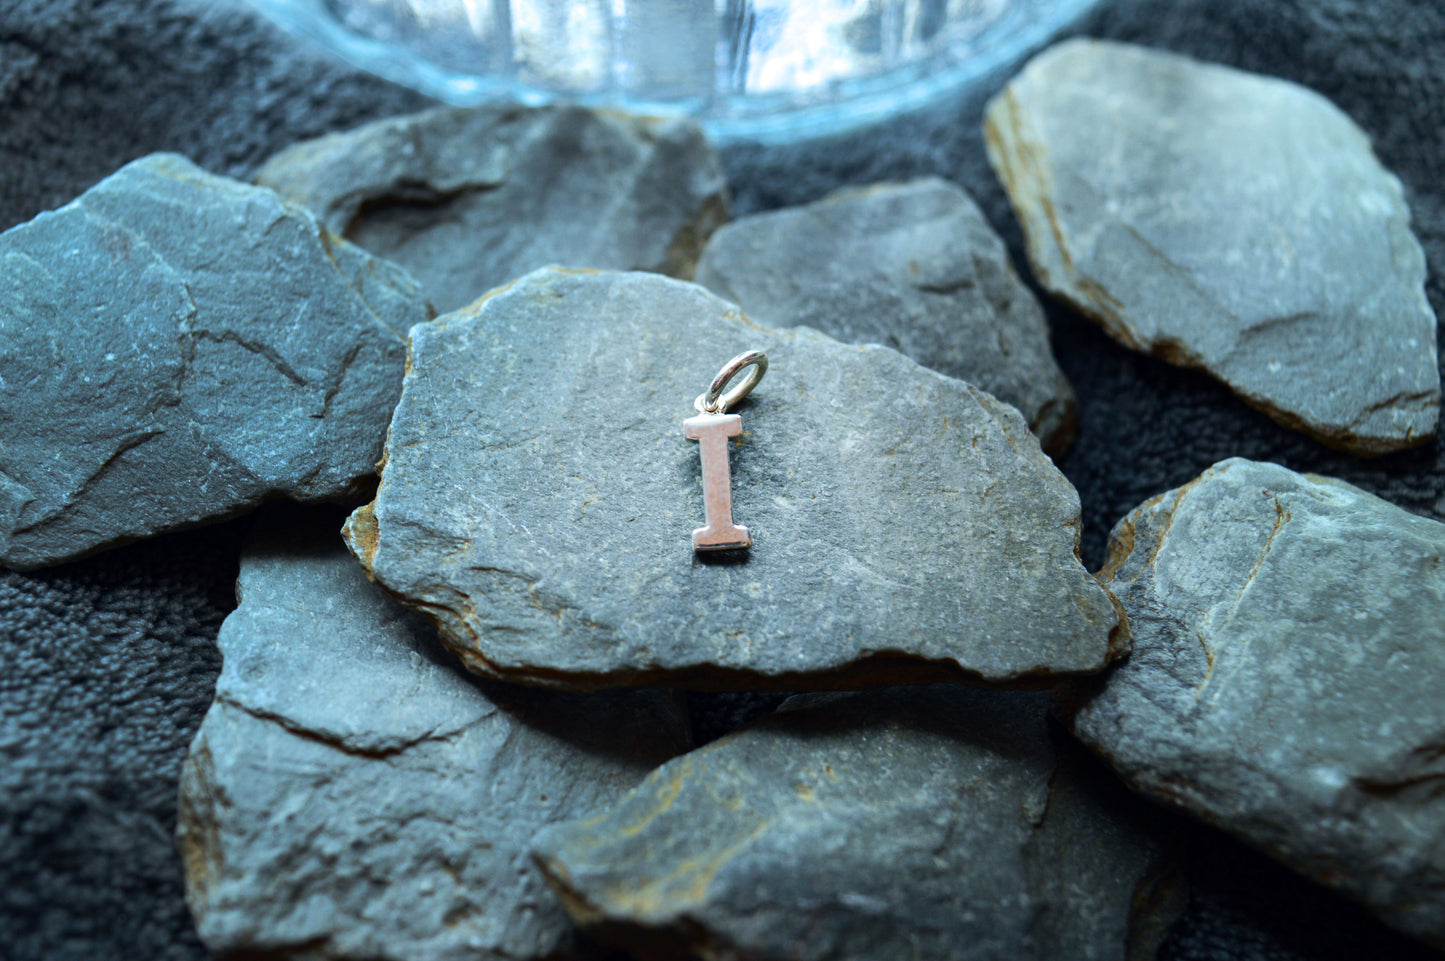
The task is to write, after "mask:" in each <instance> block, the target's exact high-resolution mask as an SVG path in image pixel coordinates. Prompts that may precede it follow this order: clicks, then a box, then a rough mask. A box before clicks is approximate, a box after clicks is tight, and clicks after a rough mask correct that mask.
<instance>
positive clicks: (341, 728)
mask: <svg viewBox="0 0 1445 961" xmlns="http://www.w3.org/2000/svg"><path fill="white" fill-rule="evenodd" d="M335 531H336V528H335V523H334V521H333V520H331V519H330V518H327V519H326V523H324V525H322V526H320V527H318V524H317V523H316V522H315V520H314V519H309V520H308V519H302V520H301V521H295V520H287V519H285V518H279V519H272V520H271V522H270V523H269V524H267V525H266V526H264V527H263V528H262V529H261V531H260V532H259V533H258V534H257V535H254V536H253V538H252V541H251V543H250V544H249V545H248V547H247V550H246V553H245V555H244V556H243V559H242V562H241V576H240V582H239V585H238V593H239V595H240V607H239V608H238V609H237V610H236V611H235V612H234V613H233V614H232V615H231V616H230V617H228V618H227V619H226V622H225V624H224V625H223V626H222V628H221V634H220V642H219V643H220V647H221V652H222V654H223V656H224V658H225V666H224V669H223V671H222V673H221V677H220V680H219V682H218V684H217V688H216V700H215V703H214V704H213V705H212V707H211V710H210V712H209V713H208V714H207V715H206V719H205V722H204V723H203V724H202V726H201V730H200V732H199V733H198V734H197V735H196V739H195V741H194V742H193V743H192V745H191V752H190V755H189V757H188V758H187V760H186V764H185V768H184V771H183V774H182V779H181V813H180V827H179V832H178V833H179V843H180V848H181V853H182V856H183V858H184V863H185V870H186V886H187V900H188V902H189V904H190V907H191V911H192V913H193V914H194V916H195V919H196V926H197V930H198V931H199V933H200V936H201V939H202V940H203V941H204V942H205V943H206V945H207V946H208V947H209V948H210V949H211V950H212V951H214V952H216V953H217V954H219V955H222V956H226V957H233V956H234V957H240V956H244V957H262V956H264V957H267V958H298V959H300V958H307V959H314V958H333V959H340V958H355V959H365V961H380V959H396V961H434V959H435V961H439V959H458V961H460V959H468V961H474V959H498V961H500V959H507V961H517V959H525V958H539V959H540V958H548V959H553V958H561V957H572V956H574V955H575V954H576V952H577V951H578V950H579V942H578V937H577V932H576V929H575V928H574V927H573V926H572V924H571V922H570V921H569V920H568V918H567V915H566V912H565V911H564V910H563V908H562V906H561V904H560V903H559V902H558V900H557V898H556V897H555V896H554V895H553V894H552V893H551V891H550V890H549V889H548V888H547V885H546V884H545V883H544V882H543V879H542V876H541V875H540V873H539V872H538V870H537V869H536V868H535V867H534V866H533V865H532V864H531V863H530V862H529V860H528V857H527V853H526V852H527V851H528V848H529V845H530V843H531V839H532V836H533V834H534V833H535V832H536V831H537V830H538V829H539V828H541V827H542V826H544V825H547V824H550V823H552V822H557V821H563V820H569V819H573V818H578V817H585V816H587V815H589V814H590V813H592V812H595V811H598V810H602V809H603V808H604V807H605V806H607V805H609V804H611V803H612V802H613V801H614V800H615V799H617V798H618V797H619V796H620V795H621V793H622V792H623V791H625V790H627V789H628V788H630V787H632V786H635V785H636V784H637V783H638V782H640V781H641V780H642V778H643V776H644V775H646V774H647V772H648V771H650V770H652V769H653V768H654V767H656V766H657V765H658V764H660V763H662V762H663V761H665V760H667V759H668V758H669V757H672V756H673V755H675V754H677V753H678V752H679V751H682V750H685V749H686V747H687V743H686V735H685V733H684V732H685V730H686V722H685V720H684V718H683V715H682V713H681V711H680V709H679V707H678V702H677V700H676V698H675V697H674V696H672V695H666V694H662V693H653V692H635V691H627V692H620V693H607V694H599V695H576V694H563V693H559V692H552V691H526V690H520V689H516V688H509V687H507V686H506V685H500V684H496V683H494V682H487V681H484V680H481V679H479V678H474V677H472V676H471V675H469V674H467V673H466V672H465V671H463V670H461V669H460V667H458V666H457V665H456V662H455V659H454V658H452V657H451V655H449V654H447V653H446V651H445V650H443V649H442V648H441V646H440V645H438V644H437V643H436V634H435V631H433V630H432V629H431V627H430V626H429V625H428V624H426V622H425V621H424V620H422V619H421V618H420V617H418V616H417V615H415V614H412V613H411V612H409V611H407V610H405V609H404V608H402V607H400V606H399V605H397V604H396V603H395V602H393V601H392V600H390V599H389V598H387V597H386V595H384V594H383V593H382V592H381V591H380V590H378V589H377V588H376V586H375V585H373V584H371V583H369V582H368V581H367V579H366V577H365V575H364V574H363V573H362V571H361V569H360V568H359V567H358V566H357V564H356V561H355V560H354V559H352V557H351V556H350V555H349V554H348V553H347V552H346V548H345V547H344V546H343V545H342V543H341V539H340V538H339V537H338V536H337V535H336V533H335Z"/></svg>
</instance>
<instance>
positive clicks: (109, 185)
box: [0, 154, 429, 569]
mask: <svg viewBox="0 0 1445 961" xmlns="http://www.w3.org/2000/svg"><path fill="white" fill-rule="evenodd" d="M0 265H3V270H0V278H3V279H0V325H3V327H4V329H5V330H6V332H7V333H6V337H5V344H4V350H3V352H0V410H3V412H4V413H3V422H0V563H4V564H6V565H8V566H10V567H14V568H20V569H24V568H32V567H37V566H40V565H44V564H51V563H55V562H57V561H61V560H65V559H68V558H73V557H77V556H80V555H82V554H85V553H88V552H90V551H94V550H97V549H100V548H103V547H107V546H110V545H113V544H116V543H120V542H123V541H127V540H132V539H135V538H138V537H144V536H146V535H149V534H153V533H156V532H159V531H164V530H169V529H174V528H178V527H184V526H188V525H193V524H197V523H200V522H202V521H207V520H212V519H217V518H221V517H226V516H228V515H233V514H236V513H238V512H240V511H242V510H244V509H246V508H248V507H251V506H253V505H255V504H256V503H258V502H260V501H261V500H262V499H264V498H266V497H269V496H273V495H284V496H288V497H293V498H296V499H298V500H326V499H335V498H340V497H348V496H355V495H356V494H357V493H358V492H360V491H362V490H364V485H365V484H366V482H367V479H368V478H369V477H370V476H371V475H372V474H373V473H374V469H375V468H374V465H375V462H376V457H377V455H378V454H379V452H380V450H381V441H382V439H383V436H384V434H385V431H386V423H387V416H388V413H389V411H390V408H391V405H392V404H393V403H394V402H395V399H396V397H397V395H398V394H399V392H400V388H401V369H402V366H403V364H404V361H405V356H404V353H405V342H404V340H403V337H404V334H405V332H406V329H407V328H408V327H409V326H410V325H411V324H412V323H415V322H418V321H423V320H426V319H427V317H428V316H429V311H428V308H427V305H426V303H425V301H424V300H423V299H422V297H421V295H420V293H419V291H418V290H417V287H416V284H415V283H414V282H413V281H412V280H411V278H409V277H408V276H407V275H406V274H405V272H403V271H401V270H399V269H398V268H396V267H395V266H393V265H390V264H387V263H385V262H383V261H379V260H376V259H375V258H373V257H371V256H370V255H368V254H366V253H365V252H364V251H362V250H360V249H359V248H356V247H353V246H352V245H350V244H347V243H345V242H343V241H339V240H337V239H335V238H333V237H331V236H329V235H328V234H327V233H326V232H325V231H324V230H323V229H322V228H320V227H318V225H317V224H316V221H315V220H314V219H313V218H312V217H311V216H310V215H309V214H308V213H306V212H305V211H304V210H301V209H300V208H298V207H293V206H290V205H288V204H285V203H283V202H282V201H281V200H280V199H279V198H278V197H277V196H276V195H275V194H274V193H272V192H271V191H269V190H263V189H261V188H257V187H251V186H248V185H246V184H242V183H240V182H238V181H233V180H229V179H227V178H223V177H216V176H213V175H210V174H207V173H205V172H203V171H201V170H200V169H198V168H196V167H195V166H193V165H192V164H190V163H189V162H188V161H186V160H184V159H183V158H181V157H177V156H174V155H165V154H158V155H155V156H152V157H148V158H145V159H143V160H138V161H135V162H134V163H132V164H129V165H128V166H126V167H124V168H122V169H121V170H120V171H119V172H117V173H116V174H114V175H112V176H111V177H108V178H107V179H106V180H104V181H102V182H101V183H100V184H98V185H97V186H96V187H94V188H92V189H91V190H89V191H87V192H86V193H85V194H84V195H82V196H81V197H80V198H79V199H77V200H76V201H74V202H73V203H71V204H68V205H67V206H65V207H62V208H61V209H60V210H57V211H55V212H53V213H46V214H41V215H40V216H38V217H36V218H35V219H34V220H33V221H31V222H29V223H27V224H23V225H21V226H19V227H15V228H13V229H11V230H9V231H7V232H5V233H4V234H3V235H0Z"/></svg>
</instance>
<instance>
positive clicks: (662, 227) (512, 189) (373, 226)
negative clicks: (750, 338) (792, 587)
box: [257, 105, 727, 311]
mask: <svg viewBox="0 0 1445 961" xmlns="http://www.w3.org/2000/svg"><path fill="white" fill-rule="evenodd" d="M257 181H258V182H259V183H261V184H264V185H266V186H268V187H274V188H275V189H276V190H277V191H279V192H280V193H281V195H282V196H284V197H287V198H288V199H290V200H294V201H296V202H297V203H301V204H304V205H306V206H307V207H310V208H311V209H312V210H314V211H315V212H316V215H317V216H318V217H320V218H321V222H322V223H324V224H326V225H327V226H328V227H329V228H331V229H332V230H333V231H335V232H336V233H338V234H342V235H344V236H346V237H347V238H348V239H350V240H353V241H355V242H356V243H358V244H360V245H361V246H362V247H365V248H366V249H367V250H370V251H371V252H372V253H375V254H378V255H380V256H383V257H388V258H390V259H392V260H395V261H396V262H397V263H400V264H402V265H403V266H405V267H406V268H407V269H408V270H410V271H411V272H412V273H413V274H415V275H416V277H417V279H418V280H420V281H421V284H422V287H423V289H425V290H426V292H427V296H429V297H430V298H431V299H432V302H433V303H435V304H436V305H437V308H438V309H439V310H442V311H449V310H455V309H457V308H459V307H463V306H465V305H467V304H469V303H471V302H472V301H473V300H475V299H476V298H477V297H479V296H480V295H481V294H483V293H485V292H486V291H488V290H491V289H492V288H493V287H495V286H497V285H498V284H504V283H507V282H508V281H511V280H514V279H516V278H517V277H520V276H521V275H522V274H525V273H527V272H528V271H530V270H534V269H536V268H538V267H544V266H547V265H548V264H562V265H565V266H569V267H596V268H609V269H618V270H654V271H659V272H662V273H667V274H672V275H675V276H679V277H691V276H692V271H693V267H694V265H695V264H696V262H697V256H698V253H699V251H700V250H701V249H702V245H703V242H704V241H706V240H707V237H708V234H710V233H711V232H712V231H713V230H714V229H715V228H716V227H717V226H718V224H720V223H722V222H723V220H725V219H726V217H727V181H726V179H725V178H724V176H723V172H722V167H721V166H720V165H719V164H718V161H717V158H716V157H715V156H714V155H713V152H712V149H711V147H709V146H708V143H707V141H706V139H705V138H704V137H703V135H702V131H701V130H700V129H699V128H698V126H697V125H696V124H695V123H694V122H692V121H691V120H687V119H684V118H657V117H639V116H632V115H629V114H624V113H619V112H615V111H601V110H588V109H586V108H583V107H573V106H548V107H520V106H514V105H499V106H489V107H479V108H473V109H463V108H455V107H443V108H439V109H435V110H429V111H426V112H424V113H419V114H415V115H412V116H407V117H397V118H392V119H388V120H380V121H376V122H374V123H371V124H368V125H366V126H364V127H360V128H358V129H356V130H352V131H349V132H347V133H337V134H330V135H328V136H325V137H321V138H319V139H316V140H311V141H306V142H303V143H300V144H296V145H295V146H293V147H290V148H288V149H287V150H284V151H282V152H281V153H279V154H277V155H276V156H275V157H273V158H272V159H271V160H270V161H269V162H268V163H267V164H266V165H265V166H264V167H263V168H262V169H261V171H260V173H259V174H258V175H257Z"/></svg>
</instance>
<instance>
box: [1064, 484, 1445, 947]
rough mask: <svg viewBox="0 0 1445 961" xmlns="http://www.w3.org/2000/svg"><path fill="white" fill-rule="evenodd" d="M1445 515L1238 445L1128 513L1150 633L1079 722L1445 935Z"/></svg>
mask: <svg viewBox="0 0 1445 961" xmlns="http://www.w3.org/2000/svg"><path fill="white" fill-rule="evenodd" d="M1442 557H1445V524H1441V523H1440V522H1438V521H1434V520H1430V519H1427V518H1422V517H1416V516H1414V515H1411V514H1408V513H1406V512H1405V511H1402V510H1400V509H1399V508H1397V507H1394V506H1392V505H1390V504H1387V503H1386V502H1384V501H1382V500H1379V499H1378V498H1375V497H1373V496H1371V495H1369V494H1366V493H1365V492H1363V491H1360V490H1359V489H1357V488H1354V487H1351V486H1350V485H1348V484H1344V483H1342V482H1340V481H1336V480H1332V479H1329V478H1322V477H1314V476H1305V475H1301V474H1296V473H1294V472H1293V471H1290V470H1287V469H1285V468H1283V467H1279V466H1276V465H1273V464H1261V463H1257V462H1253V461H1246V460H1240V459H1235V460H1229V461H1225V462H1223V463H1221V464H1219V465H1216V466H1215V467H1213V468H1211V469H1210V470H1208V471H1206V472H1205V473H1204V474H1203V475H1201V476H1200V477H1199V478H1197V479H1196V480H1195V481H1193V482H1191V483H1190V484H1187V485H1185V486H1184V487H1181V488H1179V489H1177V490H1173V491H1170V492H1168V493H1166V494H1163V495H1160V496H1159V497H1156V498H1154V499H1153V500H1151V501H1148V502H1146V503H1145V504H1143V505H1141V506H1140V507H1139V508H1138V509H1137V510H1135V511H1134V512H1133V513H1132V514H1130V515H1129V516H1128V517H1126V518H1125V519H1124V520H1123V521H1121V522H1120V524H1119V526H1118V527H1117V528H1115V531H1114V538H1113V542H1112V545H1111V556H1110V558H1109V563H1108V565H1107V567H1106V568H1105V570H1104V572H1103V576H1104V577H1105V581H1106V583H1108V584H1110V585H1112V586H1113V589H1114V591H1115V592H1116V594H1117V595H1118V597H1119V599H1120V601H1121V602H1122V603H1123V604H1124V607H1125V609H1126V610H1127V611H1128V614H1129V619H1130V623H1131V625H1132V628H1133V631H1134V647H1133V652H1132V654H1131V656H1130V657H1129V659H1128V660H1127V661H1126V662H1124V663H1121V664H1120V665H1119V666H1118V667H1117V668H1116V669H1115V670H1114V671H1113V672H1111V673H1110V674H1109V675H1108V678H1107V683H1105V684H1104V685H1103V686H1102V689H1100V690H1098V691H1097V692H1096V693H1094V694H1093V695H1092V696H1091V697H1089V698H1088V699H1086V700H1085V701H1084V704H1083V707H1082V708H1081V709H1080V711H1079V713H1078V715H1077V717H1076V719H1075V730H1076V731H1077V733H1078V734H1079V735H1080V736H1081V737H1082V738H1083V739H1084V740H1085V741H1086V742H1088V743H1089V744H1091V745H1092V746H1093V747H1094V748H1095V749H1096V750H1098V751H1099V752H1100V753H1102V754H1103V755H1104V756H1105V757H1106V758H1108V759H1109V761H1110V762H1111V763H1112V764H1113V765H1114V767H1115V768H1117V769H1118V770H1119V772H1120V773H1121V774H1122V775H1123V776H1124V778H1125V779H1126V780H1128V781H1129V782H1130V784H1132V785H1133V786H1135V787H1136V788H1138V789H1140V790H1142V791H1144V792H1145V793H1147V794H1149V795H1150V796H1152V797H1154V798H1156V799H1159V800H1161V801H1164V802H1167V803H1170V804H1173V805H1176V806H1178V807H1182V808H1184V809H1186V810H1189V811H1191V812H1193V813H1194V814H1196V815H1198V816H1200V817H1202V818H1204V819H1205V820H1207V821H1209V822H1210V823H1212V824H1216V825H1219V826H1221V827H1223V828H1225V829H1226V830H1229V831H1232V832H1234V833H1235V834H1238V835H1239V836H1241V837H1243V838H1244V839H1246V840H1247V841H1248V842H1250V843H1251V844H1253V845H1256V846H1258V847H1260V848H1262V849H1264V850H1265V851H1266V852H1268V853H1270V854H1272V855H1274V856H1275V857H1277V858H1279V859H1281V860H1283V861H1284V862H1286V863H1287V864H1289V865H1291V866H1293V867H1295V868H1297V869H1298V870H1300V871H1302V872H1303V873H1305V874H1306V875H1308V876H1309V877H1311V878H1314V879H1315V880H1317V881H1319V882H1321V883H1324V884H1327V885H1330V886H1332V887H1335V888H1337V889H1339V890H1340V891H1342V892H1344V893H1346V894H1349V895H1352V896H1354V897H1357V898H1360V899H1362V900H1363V901H1365V902H1366V903H1367V904H1368V905H1369V906H1370V907H1371V908H1372V909H1373V910H1374V911H1375V912H1376V913H1377V914H1378V915H1379V916H1380V917H1381V918H1383V919H1384V920H1386V921H1387V922H1389V923H1390V924H1393V925H1395V926H1396V927H1399V928H1401V929H1403V930H1405V931H1408V932H1410V933H1413V934H1415V935H1417V936H1419V937H1421V938H1424V939H1425V940H1427V941H1429V942H1430V943H1432V944H1434V945H1436V946H1437V947H1445V791H1442V790H1441V788H1442V784H1445V764H1442V759H1445V562H1442Z"/></svg>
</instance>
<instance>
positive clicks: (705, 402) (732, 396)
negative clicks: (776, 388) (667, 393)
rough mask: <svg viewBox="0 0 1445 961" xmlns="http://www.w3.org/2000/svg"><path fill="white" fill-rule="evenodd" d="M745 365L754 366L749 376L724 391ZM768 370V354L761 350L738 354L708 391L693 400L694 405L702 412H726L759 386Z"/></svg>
mask: <svg viewBox="0 0 1445 961" xmlns="http://www.w3.org/2000/svg"><path fill="white" fill-rule="evenodd" d="M744 367H751V368H752V370H750V371H748V376H747V377H746V378H744V379H743V382H742V383H741V384H738V385H737V386H736V387H734V388H733V389H732V390H729V391H727V393H723V391H724V390H727V386H728V383H729V382H730V381H731V380H732V379H733V378H734V377H736V376H737V375H738V374H739V373H741V372H742V370H743V368H744ZM767 372H768V355H767V354H765V353H763V352H762V351H761V350H750V351H747V352H746V353H742V354H738V355H737V356H736V357H734V358H733V359H732V360H730V361H728V362H727V363H726V364H723V368H722V370H720V371H718V373H717V376H716V377H714V378H713V379H712V383H711V384H710V385H709V386H708V389H707V392H706V393H702V394H698V395H697V400H695V401H693V402H692V406H693V407H695V408H697V411H698V413H700V414H726V413H727V412H728V408H729V407H732V406H733V405H734V404H736V403H737V402H738V401H740V400H742V399H743V398H744V397H746V396H748V394H749V393H751V392H752V389H753V388H754V387H756V386H758V381H760V380H762V379H763V375H764V374H766V373H767Z"/></svg>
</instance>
